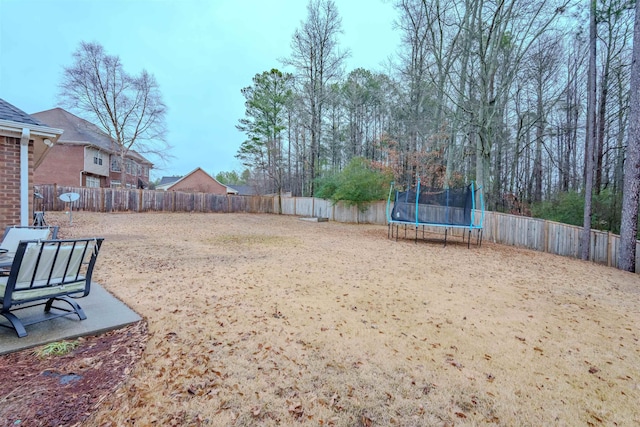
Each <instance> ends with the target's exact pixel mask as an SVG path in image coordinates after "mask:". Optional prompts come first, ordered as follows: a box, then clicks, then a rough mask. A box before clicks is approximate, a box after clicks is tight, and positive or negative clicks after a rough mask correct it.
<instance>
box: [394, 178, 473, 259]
mask: <svg viewBox="0 0 640 427" xmlns="http://www.w3.org/2000/svg"><path fill="white" fill-rule="evenodd" d="M392 196H395V197H393V199H392ZM476 198H477V202H478V204H479V206H476ZM386 214H387V223H388V231H387V237H388V238H393V237H394V234H395V238H396V241H397V240H398V234H399V231H400V226H404V233H405V238H406V237H407V229H408V228H410V227H415V241H416V242H417V241H418V231H419V229H420V228H422V237H423V238H424V236H425V228H426V227H431V228H436V229H437V228H442V229H444V245H445V246H446V245H447V232H448V230H451V229H462V230H463V233H462V239H463V241H465V237H467V235H468V239H466V240H467V247H470V245H471V237H472V233H473V232H475V233H476V244H477V245H478V246H480V245H482V223H483V222H484V200H483V197H482V191H481V188H476V186H475V183H474V182H473V181H472V182H471V183H470V184H469V185H467V186H464V187H458V188H440V189H437V188H429V187H421V185H420V180H418V182H417V185H416V187H415V188H414V189H408V190H404V191H401V190H400V189H397V188H395V184H394V183H391V188H390V189H389V198H388V200H387V210H386Z"/></svg>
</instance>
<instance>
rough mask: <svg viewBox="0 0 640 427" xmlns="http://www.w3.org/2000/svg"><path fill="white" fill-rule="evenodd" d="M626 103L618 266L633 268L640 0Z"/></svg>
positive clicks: (638, 176) (639, 147)
mask: <svg viewBox="0 0 640 427" xmlns="http://www.w3.org/2000/svg"><path fill="white" fill-rule="evenodd" d="M629 105H630V110H629V144H628V145H627V158H626V160H625V165H624V190H623V197H624V198H623V201H622V222H621V224H620V225H621V226H620V255H619V257H618V268H620V269H621V270H626V271H632V272H633V271H635V267H636V234H637V231H638V230H637V228H638V200H639V199H640V2H636V17H635V24H634V31H633V57H632V61H631V95H630V99H629Z"/></svg>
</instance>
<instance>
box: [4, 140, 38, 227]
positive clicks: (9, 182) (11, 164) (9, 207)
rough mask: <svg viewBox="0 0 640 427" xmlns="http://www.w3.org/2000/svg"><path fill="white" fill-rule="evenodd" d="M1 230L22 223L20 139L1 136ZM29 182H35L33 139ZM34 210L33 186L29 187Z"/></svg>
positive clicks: (30, 144)
mask: <svg viewBox="0 0 640 427" xmlns="http://www.w3.org/2000/svg"><path fill="white" fill-rule="evenodd" d="M0 143H1V144H2V147H1V148H0V197H1V200H2V203H0V231H1V230H4V228H5V227H7V226H9V225H19V224H20V139H19V138H10V137H6V136H0ZM29 182H33V141H29ZM29 212H30V213H31V212H33V188H29Z"/></svg>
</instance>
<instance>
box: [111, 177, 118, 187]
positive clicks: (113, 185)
mask: <svg viewBox="0 0 640 427" xmlns="http://www.w3.org/2000/svg"><path fill="white" fill-rule="evenodd" d="M119 187H120V180H117V179H112V180H111V188H119Z"/></svg>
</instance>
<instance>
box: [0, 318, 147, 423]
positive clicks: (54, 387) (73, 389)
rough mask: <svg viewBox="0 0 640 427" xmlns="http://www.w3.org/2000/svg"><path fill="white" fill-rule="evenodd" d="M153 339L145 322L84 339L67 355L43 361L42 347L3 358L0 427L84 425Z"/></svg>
mask: <svg viewBox="0 0 640 427" xmlns="http://www.w3.org/2000/svg"><path fill="white" fill-rule="evenodd" d="M147 338H148V332H147V325H146V323H145V322H144V321H140V322H137V323H135V324H132V325H129V326H127V327H125V328H122V329H118V330H114V331H110V332H107V333H105V334H102V335H96V336H89V337H83V338H79V339H78V342H79V345H78V346H77V347H76V349H75V350H73V351H71V352H70V353H68V354H66V355H63V356H48V357H44V358H41V357H39V356H38V355H37V354H36V351H37V348H36V349H27V350H23V351H19V352H15V353H11V354H6V355H2V356H0V390H2V394H1V395H0V425H2V426H16V425H24V426H61V425H64V426H76V425H79V424H81V423H82V422H83V421H85V420H86V419H87V418H89V417H90V416H91V414H92V412H93V411H94V410H95V408H96V407H97V406H98V405H99V404H100V403H101V402H102V401H103V400H104V399H105V398H107V397H108V396H109V395H110V394H111V393H112V392H114V391H115V390H116V389H117V388H118V387H119V386H120V385H121V384H122V383H123V382H124V381H125V380H126V379H127V378H128V376H129V375H130V374H131V372H132V370H133V368H134V366H135V364H136V363H137V361H138V360H139V359H140V357H141V356H142V352H143V351H144V349H145V347H146V343H147Z"/></svg>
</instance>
